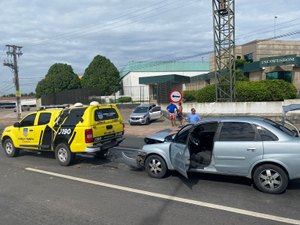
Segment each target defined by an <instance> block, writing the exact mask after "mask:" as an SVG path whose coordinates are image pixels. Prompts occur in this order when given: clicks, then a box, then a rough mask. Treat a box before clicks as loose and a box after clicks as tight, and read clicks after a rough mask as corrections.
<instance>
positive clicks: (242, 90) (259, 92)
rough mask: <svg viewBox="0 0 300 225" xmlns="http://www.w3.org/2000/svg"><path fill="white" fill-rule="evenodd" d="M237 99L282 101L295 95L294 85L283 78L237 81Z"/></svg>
mask: <svg viewBox="0 0 300 225" xmlns="http://www.w3.org/2000/svg"><path fill="white" fill-rule="evenodd" d="M236 92H237V101H283V100H284V99H294V98H296V97H297V89H296V87H295V86H294V85H293V84H291V83H288V82H286V81H284V80H279V79H278V80H261V81H255V82H237V85H236Z"/></svg>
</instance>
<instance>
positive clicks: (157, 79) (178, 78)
mask: <svg viewBox="0 0 300 225" xmlns="http://www.w3.org/2000/svg"><path fill="white" fill-rule="evenodd" d="M164 82H175V83H189V82H190V77H187V76H182V75H177V74H171V75H161V76H151V77H140V78H139V83H140V84H157V83H164Z"/></svg>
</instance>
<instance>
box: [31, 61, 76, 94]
mask: <svg viewBox="0 0 300 225" xmlns="http://www.w3.org/2000/svg"><path fill="white" fill-rule="evenodd" d="M80 87H81V84H80V79H79V77H78V76H77V75H76V74H75V73H74V72H73V69H72V67H71V66H70V65H67V64H62V63H55V64H53V65H52V66H51V67H50V69H49V70H48V73H47V74H46V76H45V78H44V79H42V80H41V81H40V82H38V84H37V86H36V89H35V91H36V97H37V98H39V97H41V96H42V95H47V94H53V93H57V92H60V91H63V90H71V89H77V88H80Z"/></svg>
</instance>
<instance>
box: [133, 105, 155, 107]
mask: <svg viewBox="0 0 300 225" xmlns="http://www.w3.org/2000/svg"><path fill="white" fill-rule="evenodd" d="M150 106H152V107H153V106H155V104H140V105H138V106H137V107H150Z"/></svg>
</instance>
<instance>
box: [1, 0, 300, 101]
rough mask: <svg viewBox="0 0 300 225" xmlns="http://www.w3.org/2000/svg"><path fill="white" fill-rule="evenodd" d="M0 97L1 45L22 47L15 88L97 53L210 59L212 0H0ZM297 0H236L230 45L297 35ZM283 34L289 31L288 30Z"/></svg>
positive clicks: (5, 84) (6, 75)
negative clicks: (60, 65) (233, 38)
mask: <svg viewBox="0 0 300 225" xmlns="http://www.w3.org/2000/svg"><path fill="white" fill-rule="evenodd" d="M0 8H1V9H2V10H1V13H0V28H1V29H0V33H1V38H0V56H1V66H0V96H2V95H4V94H10V93H15V86H14V81H13V72H12V71H11V69H10V68H9V67H7V66H3V62H4V61H5V60H9V59H11V57H8V56H7V54H6V51H7V48H6V45H7V44H8V45H17V46H22V49H21V50H22V53H23V55H21V56H20V57H19V58H18V69H19V78H20V90H21V92H22V93H29V92H35V88H36V85H37V83H38V82H39V81H40V80H42V79H43V78H44V77H45V75H46V74H47V72H48V70H49V68H50V67H51V65H53V64H55V63H66V64H68V65H71V66H72V68H73V70H74V72H75V73H76V74H79V75H82V74H83V73H84V71H85V69H86V68H87V67H88V65H89V64H90V63H91V61H92V60H93V58H94V57H95V56H96V55H102V56H105V57H106V58H108V59H109V60H110V61H111V62H112V63H113V64H114V65H115V66H116V67H117V68H118V69H119V70H121V69H122V68H123V67H124V66H125V65H126V64H127V63H128V62H129V61H174V60H181V61H208V54H207V52H212V51H213V16H212V15H213V14H212V0H64V1H62V0H51V1H44V0H26V1H24V0H0ZM299 10H300V4H299V0H264V1H262V0H252V1H249V0H235V36H236V44H244V43H247V42H250V41H253V40H259V39H267V38H272V37H274V35H275V36H279V35H283V36H284V37H282V38H280V39H282V40H299V39H300V34H299V33H298V34H296V35H290V34H292V33H293V32H297V31H300V13H299ZM286 34H287V35H286Z"/></svg>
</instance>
